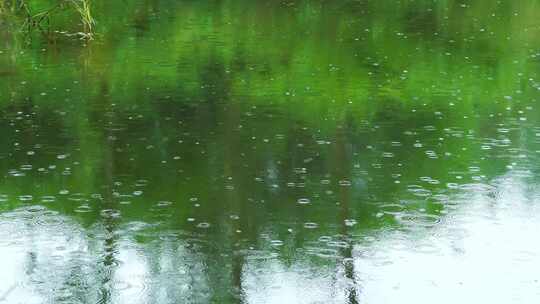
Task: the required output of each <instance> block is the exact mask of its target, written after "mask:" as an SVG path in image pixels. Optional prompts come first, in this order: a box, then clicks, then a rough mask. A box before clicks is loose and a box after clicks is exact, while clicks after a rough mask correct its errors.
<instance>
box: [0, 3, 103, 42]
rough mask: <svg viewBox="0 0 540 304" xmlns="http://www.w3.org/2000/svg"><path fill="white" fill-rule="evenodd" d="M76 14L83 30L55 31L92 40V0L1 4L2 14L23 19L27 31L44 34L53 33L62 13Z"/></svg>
mask: <svg viewBox="0 0 540 304" xmlns="http://www.w3.org/2000/svg"><path fill="white" fill-rule="evenodd" d="M65 12H68V13H72V14H73V13H75V15H76V18H77V20H78V21H79V22H80V23H81V25H82V30H81V31H78V32H76V33H73V34H70V33H67V32H66V31H64V30H63V29H62V31H55V32H56V33H62V34H65V35H67V36H78V37H80V38H84V39H92V38H93V34H94V25H95V20H94V17H93V15H92V10H91V5H90V0H56V1H54V2H52V3H51V1H37V0H36V1H33V0H4V1H2V2H0V14H2V13H6V14H11V15H16V16H19V17H21V18H22V28H23V29H24V30H26V31H32V30H34V29H38V30H40V31H42V32H48V33H50V32H51V29H52V26H51V24H52V22H53V21H54V20H56V19H59V18H60V15H61V13H65Z"/></svg>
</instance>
